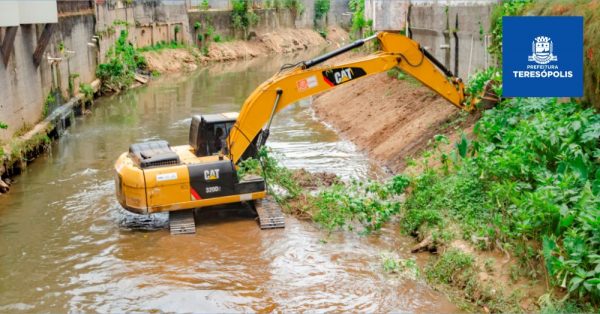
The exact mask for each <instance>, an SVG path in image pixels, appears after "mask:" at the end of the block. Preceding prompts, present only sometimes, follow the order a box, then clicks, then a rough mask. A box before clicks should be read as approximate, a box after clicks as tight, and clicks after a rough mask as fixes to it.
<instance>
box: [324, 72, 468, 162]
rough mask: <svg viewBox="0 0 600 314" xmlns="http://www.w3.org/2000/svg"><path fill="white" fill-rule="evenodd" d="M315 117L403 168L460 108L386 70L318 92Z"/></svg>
mask: <svg viewBox="0 0 600 314" xmlns="http://www.w3.org/2000/svg"><path fill="white" fill-rule="evenodd" d="M313 107H314V109H315V112H316V113H317V115H318V116H319V117H320V118H321V119H323V120H324V121H326V122H327V123H329V124H331V125H332V126H333V127H335V128H336V129H338V130H339V132H340V133H341V134H342V136H343V137H344V138H346V139H348V140H350V141H352V142H354V143H355V144H356V145H357V146H358V147H359V148H360V149H362V150H364V151H366V152H367V153H368V154H369V157H370V158H373V159H375V160H377V161H378V162H381V163H382V165H384V166H386V167H389V168H390V169H391V170H392V171H394V172H397V171H400V170H402V169H403V168H404V167H405V165H406V157H411V156H414V155H415V154H416V153H418V152H420V151H421V150H422V149H423V148H425V147H426V146H427V142H428V141H429V140H430V139H431V138H432V137H433V136H434V135H435V134H438V133H442V131H443V129H444V124H446V123H447V122H450V121H451V120H452V118H455V117H456V114H458V112H459V109H457V108H456V107H454V106H452V105H451V104H450V103H448V102H446V101H445V100H444V99H442V98H441V97H439V96H437V95H435V94H434V92H432V91H430V90H429V89H428V88H426V87H424V86H422V85H420V84H419V83H417V82H416V81H412V80H397V79H393V78H389V77H388V76H387V75H386V73H381V74H377V75H374V76H371V77H367V78H365V79H362V80H359V81H353V82H349V83H347V84H345V85H342V86H340V87H338V88H337V89H333V90H331V91H329V92H327V93H325V94H322V95H320V96H318V97H317V98H316V99H315V100H314V102H313Z"/></svg>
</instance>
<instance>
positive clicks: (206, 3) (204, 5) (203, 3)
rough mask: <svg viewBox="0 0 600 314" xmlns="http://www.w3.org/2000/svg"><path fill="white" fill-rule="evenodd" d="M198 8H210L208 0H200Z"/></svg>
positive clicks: (204, 9) (205, 9) (203, 9)
mask: <svg viewBox="0 0 600 314" xmlns="http://www.w3.org/2000/svg"><path fill="white" fill-rule="evenodd" d="M199 8H200V10H202V11H207V10H208V9H210V5H209V4H208V0H202V3H200V5H199Z"/></svg>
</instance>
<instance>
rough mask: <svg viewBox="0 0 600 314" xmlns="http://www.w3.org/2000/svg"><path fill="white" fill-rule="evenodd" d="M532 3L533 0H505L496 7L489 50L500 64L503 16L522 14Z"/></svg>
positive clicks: (493, 13)
mask: <svg viewBox="0 0 600 314" xmlns="http://www.w3.org/2000/svg"><path fill="white" fill-rule="evenodd" d="M530 3H531V0H517V1H514V0H503V1H502V4H501V5H497V6H495V7H494V11H493V12H492V23H491V30H490V33H491V35H492V43H491V45H490V47H489V51H490V54H491V55H492V56H494V58H495V59H496V61H497V62H498V64H501V63H502V17H503V16H516V15H521V14H522V13H523V11H524V10H525V9H526V8H527V6H528V5H529V4H530Z"/></svg>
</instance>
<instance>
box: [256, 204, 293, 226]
mask: <svg viewBox="0 0 600 314" xmlns="http://www.w3.org/2000/svg"><path fill="white" fill-rule="evenodd" d="M254 207H255V209H256V213H257V214H258V224H259V225H260V228H261V229H275V228H285V217H284V216H283V213H282V212H281V207H279V205H278V204H277V202H275V200H273V199H271V198H263V199H260V200H256V201H255V202H254Z"/></svg>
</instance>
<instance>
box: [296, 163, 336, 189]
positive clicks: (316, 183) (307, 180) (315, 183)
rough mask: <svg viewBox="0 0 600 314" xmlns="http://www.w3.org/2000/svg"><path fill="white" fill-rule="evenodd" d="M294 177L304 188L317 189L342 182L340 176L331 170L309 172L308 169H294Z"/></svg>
mask: <svg viewBox="0 0 600 314" xmlns="http://www.w3.org/2000/svg"><path fill="white" fill-rule="evenodd" d="M292 179H293V180H294V181H296V182H297V183H298V185H300V187H302V188H304V189H309V190H310V189H317V188H319V187H327V186H332V185H334V184H336V183H340V182H341V181H340V178H339V177H338V176H337V175H335V174H334V173H330V172H308V171H306V169H304V168H303V169H299V170H294V172H293V173H292Z"/></svg>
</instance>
